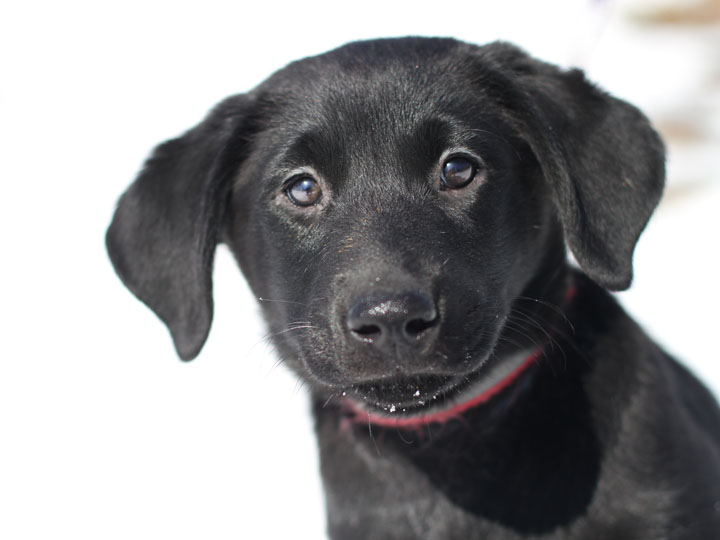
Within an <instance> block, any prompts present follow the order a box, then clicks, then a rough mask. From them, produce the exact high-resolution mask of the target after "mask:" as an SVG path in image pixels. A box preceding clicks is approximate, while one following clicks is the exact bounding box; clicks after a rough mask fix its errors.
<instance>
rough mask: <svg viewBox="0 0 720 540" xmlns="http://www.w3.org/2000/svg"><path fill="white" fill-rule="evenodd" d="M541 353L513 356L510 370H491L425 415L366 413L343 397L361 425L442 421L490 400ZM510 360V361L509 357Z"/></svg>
mask: <svg viewBox="0 0 720 540" xmlns="http://www.w3.org/2000/svg"><path fill="white" fill-rule="evenodd" d="M541 354H542V351H541V350H540V349H537V350H536V351H534V352H532V353H530V354H529V355H527V356H524V355H523V356H520V357H519V359H518V358H516V359H514V363H513V364H514V365H513V366H512V367H511V369H510V371H509V372H507V371H506V372H505V373H504V374H503V375H498V374H497V373H494V372H493V371H491V372H489V373H488V374H487V376H485V377H483V379H482V381H481V382H479V383H478V384H477V385H472V386H470V387H469V388H467V389H466V390H464V391H463V392H461V393H460V395H458V396H457V398H456V399H455V400H454V401H457V403H456V404H455V405H452V406H451V407H449V408H446V409H442V410H439V411H435V412H432V411H431V412H428V413H427V414H417V415H413V416H389V415H382V414H376V413H372V412H368V411H366V410H365V409H362V408H361V407H360V406H359V405H358V404H356V403H355V402H353V401H352V400H346V402H345V404H346V406H347V408H348V409H349V411H350V413H351V415H352V419H353V421H354V422H357V423H362V424H372V425H375V426H381V427H398V428H419V427H423V426H426V425H428V424H439V423H445V422H447V421H448V420H452V419H453V418H458V417H459V416H461V415H462V414H463V413H465V412H466V411H468V410H470V409H472V408H474V407H477V406H479V405H482V404H484V403H487V402H488V401H490V400H491V399H492V398H493V397H494V396H496V395H498V394H499V393H500V392H502V391H503V390H505V389H506V388H507V387H509V386H510V385H512V384H513V383H514V382H515V381H516V380H517V379H518V378H519V377H520V375H522V374H523V373H524V372H525V371H527V370H528V369H529V368H530V367H531V366H532V365H534V364H535V363H537V361H538V359H539V357H540V355H541ZM523 358H524V359H523ZM510 361H511V362H512V360H510ZM499 367H502V366H499ZM498 376H499V380H498V382H495V383H492V381H493V379H495V378H496V377H498ZM468 395H469V396H470V397H468V398H467V399H463V396H468Z"/></svg>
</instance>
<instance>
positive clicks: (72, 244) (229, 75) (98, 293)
mask: <svg viewBox="0 0 720 540" xmlns="http://www.w3.org/2000/svg"><path fill="white" fill-rule="evenodd" d="M253 4H256V5H250V3H249V2H244V3H241V2H219V1H215V0H208V1H205V2H196V3H191V2H184V1H174V2H152V1H148V2H133V1H126V2H123V3H112V4H111V3H105V2H82V1H73V0H65V1H62V2H49V1H45V2H32V1H25V2H22V3H21V2H6V3H4V4H3V6H2V7H1V8H0V225H1V226H0V235H1V236H0V239H1V242H2V243H1V244H0V246H1V249H2V251H1V253H2V262H1V265H0V272H1V273H0V277H1V278H2V279H0V294H1V295H0V306H1V310H0V317H1V318H2V319H1V321H0V322H1V324H0V538H3V539H5V538H7V539H27V538H33V539H35V538H73V539H96V538H140V539H145V538H148V539H156V538H173V539H191V538H213V539H224V538H228V539H229V538H270V539H274V538H288V537H293V538H311V539H316V538H322V537H323V532H322V531H323V524H324V521H323V520H324V516H323V506H322V505H323V501H322V492H321V489H320V483H319V479H318V471H317V459H316V455H315V442H314V439H313V437H312V425H311V421H310V419H309V416H308V414H307V400H306V396H305V394H304V391H303V389H302V388H301V386H300V385H299V384H298V383H297V382H296V381H295V380H294V379H293V378H292V377H291V376H290V375H289V374H288V373H286V371H285V369H284V368H283V367H282V366H276V364H275V360H274V359H273V356H272V351H270V349H269V347H268V345H267V343H266V342H265V341H264V340H263V337H262V336H263V332H264V331H263V329H262V328H261V326H260V324H259V323H258V321H257V308H256V306H255V301H254V300H253V298H251V296H250V294H249V292H248V291H247V290H246V288H245V285H244V282H243V280H242V277H241V276H240V275H239V273H238V272H237V270H236V269H235V267H234V263H233V262H232V261H231V259H230V257H229V256H228V254H227V252H226V251H225V250H224V249H221V250H220V251H219V253H218V257H217V262H216V273H215V297H216V313H215V324H214V327H213V330H212V333H211V336H210V339H209V341H208V343H207V345H206V347H205V349H204V350H203V352H202V354H201V355H200V357H199V358H198V359H197V360H196V361H194V362H192V363H189V364H183V363H181V362H180V361H178V360H177V359H176V357H175V356H174V351H173V348H172V345H171V342H170V339H169V336H168V334H167V332H166V330H165V328H164V327H163V326H162V325H161V324H160V323H159V321H158V320H157V319H156V318H155V316H154V315H153V314H152V313H151V312H150V311H149V310H148V309H147V308H145V307H144V306H143V305H142V304H140V303H139V302H138V301H137V300H135V299H134V298H133V297H132V296H131V295H130V294H129V293H128V292H127V291H126V290H125V289H124V288H123V287H122V285H121V284H120V282H119V280H118V279H117V278H116V277H115V275H114V273H113V271H112V268H111V266H110V264H109V262H108V260H107V258H106V255H105V252H104V246H103V235H104V231H105V228H106V226H107V224H108V222H109V220H110V217H111V215H112V211H113V207H114V204H115V201H116V199H117V197H118V196H119V195H120V193H121V192H122V190H123V189H125V187H126V186H127V185H128V184H129V183H130V181H131V180H132V179H133V177H134V175H135V174H136V172H137V171H138V169H139V167H140V165H141V163H142V161H143V160H144V158H145V156H146V155H147V154H148V152H149V151H150V150H151V148H152V147H153V146H154V145H155V144H156V143H158V142H160V141H162V140H164V139H167V138H169V137H172V136H175V135H177V134H178V133H180V132H182V131H184V130H185V129H186V128H188V127H190V126H191V125H193V124H194V123H196V122H197V121H198V120H199V119H200V118H201V117H202V116H203V115H204V114H205V112H206V111H207V110H208V109H209V108H210V107H211V106H212V105H213V104H214V103H216V102H217V101H219V100H220V99H222V98H223V97H225V96H227V95H229V94H233V93H237V92H242V91H246V90H248V89H250V88H252V87H253V86H254V85H256V84H257V83H259V82H260V81H261V80H263V79H264V78H265V77H267V76H268V75H269V74H270V73H271V72H272V71H274V70H276V69H278V68H280V67H281V66H283V65H284V64H286V63H287V62H289V61H291V60H294V59H296V58H299V57H303V56H306V55H310V54H315V53H320V52H322V51H324V50H327V49H330V48H333V47H335V46H338V45H340V44H342V43H344V42H347V41H350V40H355V39H361V38H371V37H378V36H396V35H407V34H421V35H443V36H454V37H457V38H460V39H464V40H467V41H471V42H475V43H484V42H487V41H490V40H493V39H497V38H502V39H507V40H510V41H514V42H516V43H518V44H520V45H521V46H523V47H525V48H527V49H528V50H529V51H531V52H532V53H533V54H535V55H537V56H540V57H542V58H544V59H547V60H550V61H554V62H557V63H561V64H565V65H567V64H576V65H580V66H582V67H584V68H586V69H587V70H588V72H589V74H590V76H591V77H592V78H594V79H596V80H598V81H599V82H600V83H601V85H603V86H604V87H605V88H607V89H609V90H610V91H612V92H614V93H616V94H619V95H621V96H622V97H625V98H627V99H630V100H632V101H634V102H635V103H637V104H639V105H640V106H641V107H643V108H645V109H646V110H647V111H648V112H649V113H650V114H651V116H653V118H656V119H658V120H659V121H660V122H662V121H663V120H667V119H670V120H673V119H677V118H680V119H687V118H689V119H694V120H697V121H698V122H700V124H702V130H703V137H702V138H701V140H700V141H694V142H692V141H691V142H692V144H690V143H688V142H687V141H686V140H683V139H682V138H681V140H679V142H678V144H677V145H672V144H671V159H670V167H669V171H670V184H669V189H668V197H667V198H666V202H664V203H663V205H662V206H661V208H660V210H659V211H658V213H657V214H656V218H655V221H654V222H653V224H652V225H651V227H650V228H649V229H648V231H647V233H646V235H645V236H644V237H643V239H642V241H641V243H640V245H639V247H638V250H637V252H636V276H635V285H634V287H633V289H632V290H631V291H630V292H628V293H623V295H621V296H622V300H623V301H624V302H625V303H626V304H627V305H628V306H629V308H630V309H631V310H632V312H633V313H634V314H636V316H637V317H638V319H640V320H641V321H643V323H644V324H646V326H647V327H648V328H649V330H650V331H651V333H652V334H653V335H655V336H656V337H657V338H658V339H659V340H660V341H661V342H662V343H663V344H665V345H666V346H667V347H668V348H669V349H670V350H671V351H672V352H673V353H676V354H677V355H679V356H680V357H682V358H683V359H685V360H686V361H687V362H688V363H689V364H690V365H692V367H693V369H694V370H695V371H696V372H697V373H700V374H701V375H702V376H703V377H704V378H705V379H706V380H707V381H708V383H709V384H711V385H712V386H713V387H714V389H715V391H716V392H718V391H719V390H720V367H719V362H718V360H720V354H718V346H717V344H716V341H717V337H716V335H717V333H718V322H720V321H719V320H718V319H719V318H718V314H717V306H718V303H719V302H720V294H719V293H718V278H717V276H718V275H720V262H719V261H718V245H719V242H718V232H719V230H720V228H719V225H720V218H719V217H718V214H719V213H720V178H719V176H720V172H719V171H720V166H719V160H718V154H719V153H720V152H718V151H717V150H718V142H717V141H718V131H720V130H719V128H718V126H719V125H720V121H718V110H720V106H718V103H719V102H720V100H718V92H717V88H718V85H715V86H713V84H714V83H713V82H712V81H720V57H718V56H717V51H718V50H720V47H718V44H717V41H713V40H714V39H715V38H714V37H713V36H716V35H718V32H717V27H715V28H714V30H713V29H712V28H711V30H708V29H707V28H704V29H703V28H695V27H684V28H681V29H679V30H678V29H673V28H666V27H662V28H658V27H651V28H647V27H645V28H643V27H639V26H637V25H634V24H631V23H630V22H628V20H629V19H628V13H629V12H630V11H632V9H644V8H645V5H644V4H638V3H637V2H636V3H635V4H632V5H629V4H628V2H623V3H620V4H617V3H616V4H614V5H611V4H608V3H606V2H600V1H595V2H590V1H588V2H582V1H580V0H576V1H569V0H568V1H560V2H555V3H549V2H537V1H528V2H521V1H517V0H516V1H507V0H505V1H504V2H502V3H501V2H494V1H493V2H491V1H480V0H474V1H472V2H455V1H451V0H447V1H444V2H422V1H414V2H407V3H402V2H396V3H392V2H388V1H384V2H378V1H367V2H363V3H362V5H360V4H361V3H359V2H357V3H352V4H347V5H345V4H341V3H339V2H317V1H312V0H310V1H303V2H293V3H287V4H286V3H282V2H273V1H261V2H253ZM500 4H502V6H503V7H502V8H500V7H498V6H499V5H500ZM708 81H710V83H708ZM708 84H709V86H708ZM608 392H609V393H610V392H612V389H608Z"/></svg>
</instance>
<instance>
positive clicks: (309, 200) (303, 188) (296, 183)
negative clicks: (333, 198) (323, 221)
mask: <svg viewBox="0 0 720 540" xmlns="http://www.w3.org/2000/svg"><path fill="white" fill-rule="evenodd" d="M285 193H286V194H287V196H288V199H290V200H291V201H292V203H293V204H295V205H297V206H312V205H313V204H315V203H316V202H318V201H319V200H320V197H322V190H321V189H320V184H318V183H317V180H315V179H314V178H311V177H309V176H301V177H299V178H296V179H295V180H293V181H292V182H291V183H290V185H289V186H288V187H287V189H286V190H285Z"/></svg>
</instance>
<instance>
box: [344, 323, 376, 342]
mask: <svg viewBox="0 0 720 540" xmlns="http://www.w3.org/2000/svg"><path fill="white" fill-rule="evenodd" d="M351 330H352V332H353V334H355V335H356V336H357V337H359V338H360V339H362V340H363V341H367V342H372V341H374V340H376V339H377V338H378V337H380V334H382V330H381V329H380V327H379V326H376V325H374V324H364V325H362V326H360V327H359V328H351Z"/></svg>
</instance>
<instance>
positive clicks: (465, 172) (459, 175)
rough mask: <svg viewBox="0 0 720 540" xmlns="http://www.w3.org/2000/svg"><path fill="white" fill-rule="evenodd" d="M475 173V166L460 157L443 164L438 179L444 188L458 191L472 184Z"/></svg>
mask: <svg viewBox="0 0 720 540" xmlns="http://www.w3.org/2000/svg"><path fill="white" fill-rule="evenodd" d="M476 172H477V166H476V165H475V164H474V163H472V162H471V161H469V160H467V159H465V158H461V157H453V158H450V159H448V160H447V161H446V162H445V163H444V164H443V167H442V171H441V173H440V179H441V180H442V183H443V184H444V185H445V187H447V188H449V189H459V188H463V187H465V186H467V185H468V184H469V183H470V182H472V180H473V178H475V173H476Z"/></svg>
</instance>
